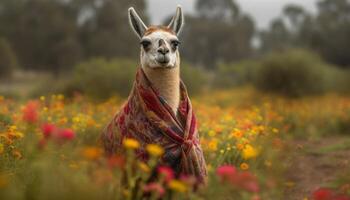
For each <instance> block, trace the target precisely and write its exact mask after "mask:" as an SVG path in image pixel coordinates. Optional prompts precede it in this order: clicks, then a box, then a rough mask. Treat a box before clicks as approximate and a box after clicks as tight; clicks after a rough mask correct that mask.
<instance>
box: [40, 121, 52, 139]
mask: <svg viewBox="0 0 350 200" xmlns="http://www.w3.org/2000/svg"><path fill="white" fill-rule="evenodd" d="M55 130H56V126H55V125H53V124H49V123H46V124H43V125H42V126H41V131H42V132H43V134H44V137H45V138H49V137H50V136H51V135H52V133H53V132H54V131H55Z"/></svg>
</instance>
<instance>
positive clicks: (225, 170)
mask: <svg viewBox="0 0 350 200" xmlns="http://www.w3.org/2000/svg"><path fill="white" fill-rule="evenodd" d="M216 174H217V175H218V176H219V177H220V178H221V180H222V181H227V182H229V183H231V184H232V185H233V186H235V187H238V188H242V189H244V190H246V191H248V192H259V190H260V188H259V184H258V181H257V180H256V177H255V176H253V175H252V174H251V173H249V172H238V171H237V170H236V168H235V167H234V166H231V165H224V166H221V167H218V168H217V169H216Z"/></svg>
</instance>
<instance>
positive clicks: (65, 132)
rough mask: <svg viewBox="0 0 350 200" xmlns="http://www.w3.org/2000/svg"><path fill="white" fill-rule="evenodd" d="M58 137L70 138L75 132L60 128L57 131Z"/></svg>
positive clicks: (72, 137)
mask: <svg viewBox="0 0 350 200" xmlns="http://www.w3.org/2000/svg"><path fill="white" fill-rule="evenodd" d="M58 137H59V138H60V139H64V140H72V139H74V137H75V133H74V131H73V130H72V129H68V128H67V129H62V130H60V131H59V132H58Z"/></svg>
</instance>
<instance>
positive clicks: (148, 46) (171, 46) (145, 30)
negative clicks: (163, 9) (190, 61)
mask: <svg viewBox="0 0 350 200" xmlns="http://www.w3.org/2000/svg"><path fill="white" fill-rule="evenodd" d="M129 22H130V26H131V28H132V29H133V30H134V32H135V33H136V35H137V36H138V37H139V39H140V44H141V53H140V59H141V66H142V67H143V68H144V67H150V68H175V67H177V66H179V65H180V55H179V51H178V46H179V44H180V42H179V39H178V35H179V34H180V32H181V29H182V27H183V25H184V16H183V13H182V9H181V7H180V6H178V7H177V9H176V14H175V16H174V17H173V19H172V20H171V22H170V24H169V25H168V26H149V27H147V26H146V25H145V24H144V23H143V21H142V20H141V18H140V17H139V15H138V14H137V13H136V11H135V9H134V8H132V7H131V8H129Z"/></svg>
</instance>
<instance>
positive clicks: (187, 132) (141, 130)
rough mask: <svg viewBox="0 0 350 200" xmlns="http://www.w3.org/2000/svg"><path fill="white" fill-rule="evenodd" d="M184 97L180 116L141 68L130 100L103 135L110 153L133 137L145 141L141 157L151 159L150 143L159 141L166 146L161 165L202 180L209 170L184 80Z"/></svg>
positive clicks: (181, 100) (139, 155)
mask: <svg viewBox="0 0 350 200" xmlns="http://www.w3.org/2000/svg"><path fill="white" fill-rule="evenodd" d="M180 96H181V97H180V104H179V108H178V115H177V116H176V115H175V113H174V112H173V111H172V109H171V108H170V106H169V105H168V104H167V102H166V101H165V100H164V98H162V97H161V96H160V95H159V93H158V92H157V91H156V90H155V89H154V87H152V84H151V82H150V81H149V80H148V79H147V77H146V75H145V73H144V71H143V70H142V69H141V68H140V69H139V70H138V71H137V74H136V81H135V83H134V86H133V89H132V91H131V93H130V96H129V98H128V101H127V102H126V104H125V105H124V106H123V107H122V110H121V111H120V112H119V113H117V114H116V115H115V117H114V118H113V120H112V121H111V122H110V123H109V124H108V126H107V127H106V129H105V130H104V132H103V134H102V140H103V143H104V146H105V150H106V151H107V153H108V154H110V155H111V154H113V153H116V152H118V151H119V150H121V149H122V147H121V145H122V141H123V139H124V138H133V139H136V140H138V141H139V142H140V144H141V148H140V149H139V150H138V151H137V157H138V158H139V159H142V160H147V159H148V155H147V153H146V151H145V147H146V145H147V144H158V145H160V146H162V147H163V148H164V149H165V153H164V155H163V156H162V157H161V159H160V161H159V162H160V164H161V165H168V166H170V167H172V168H173V169H174V170H175V172H176V173H177V174H185V175H193V176H195V177H197V179H198V181H199V182H202V181H204V178H205V176H206V175H207V171H206V164H205V160H204V156H203V151H202V149H201V147H200V143H199V135H198V131H197V123H196V117H195V115H194V112H193V110H192V105H191V102H190V99H189V97H188V94H187V90H186V87H185V85H184V84H183V82H182V81H181V83H180Z"/></svg>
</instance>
